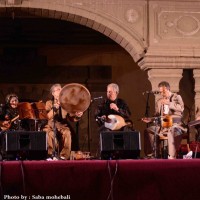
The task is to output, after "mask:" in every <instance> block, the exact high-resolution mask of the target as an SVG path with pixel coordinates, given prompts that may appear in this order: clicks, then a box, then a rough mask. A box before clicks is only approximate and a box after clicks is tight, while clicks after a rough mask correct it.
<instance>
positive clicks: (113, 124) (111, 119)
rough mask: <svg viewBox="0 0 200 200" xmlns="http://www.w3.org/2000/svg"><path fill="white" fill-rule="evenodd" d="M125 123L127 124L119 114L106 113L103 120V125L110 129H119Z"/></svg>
mask: <svg viewBox="0 0 200 200" xmlns="http://www.w3.org/2000/svg"><path fill="white" fill-rule="evenodd" d="M125 125H127V124H126V122H125V120H124V118H123V117H121V116H119V115H108V117H107V118H106V119H105V122H104V126H105V127H106V128H108V129H110V130H112V131H116V130H119V129H121V128H122V127H124V126H125Z"/></svg>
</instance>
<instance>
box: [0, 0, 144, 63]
mask: <svg viewBox="0 0 200 200" xmlns="http://www.w3.org/2000/svg"><path fill="white" fill-rule="evenodd" d="M146 5H147V3H146V2H145V1H143V2H137V1H136V2H134V1H133V2H130V1H124V2H123V3H121V2H115V1H112V2H106V1H102V0H99V1H91V0H85V1H79V2H76V1H71V0H66V1H62V0H57V1H53V2H52V1H43V0H32V1H29V0H24V1H23V0H22V1H21V0H20V1H19V0H12V1H9V0H6V1H4V3H3V4H2V6H1V8H0V13H1V14H3V13H4V14H6V15H8V14H9V15H10V16H11V17H13V18H14V17H17V16H18V17H19V16H21V17H23V16H24V15H25V16H36V17H44V18H54V19H60V20H66V21H70V22H74V23H77V24H81V25H83V26H87V27H89V28H91V29H94V30H96V31H99V32H100V33H102V34H104V35H106V36H107V37H109V38H111V39H112V40H113V41H115V42H116V43H117V44H119V45H120V46H122V47H123V48H124V49H125V50H126V51H127V52H128V53H129V54H130V55H131V56H132V58H133V59H134V61H135V62H137V61H138V60H140V59H141V58H142V57H143V56H144V52H145V50H146V47H147V45H146V42H145V41H146V37H147V35H146V32H147V31H146V29H147V28H144V27H146V26H147V24H146V23H147V22H146V21H147V20H146Z"/></svg>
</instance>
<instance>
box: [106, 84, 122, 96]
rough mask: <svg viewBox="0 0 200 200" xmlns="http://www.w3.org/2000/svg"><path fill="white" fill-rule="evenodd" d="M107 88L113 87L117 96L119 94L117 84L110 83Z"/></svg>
mask: <svg viewBox="0 0 200 200" xmlns="http://www.w3.org/2000/svg"><path fill="white" fill-rule="evenodd" d="M107 87H112V88H113V89H114V90H115V91H116V93H117V94H119V86H118V85H117V84H116V83H110V84H108V85H107Z"/></svg>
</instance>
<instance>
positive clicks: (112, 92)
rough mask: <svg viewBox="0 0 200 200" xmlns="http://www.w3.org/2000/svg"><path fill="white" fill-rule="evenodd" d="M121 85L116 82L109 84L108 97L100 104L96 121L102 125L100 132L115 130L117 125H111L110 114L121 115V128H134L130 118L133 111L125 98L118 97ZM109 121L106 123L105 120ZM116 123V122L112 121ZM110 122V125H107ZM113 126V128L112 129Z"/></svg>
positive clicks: (96, 113)
mask: <svg viewBox="0 0 200 200" xmlns="http://www.w3.org/2000/svg"><path fill="white" fill-rule="evenodd" d="M118 94H119V86H118V85H117V84H115V83H111V84H109V85H108V86H107V99H105V100H104V101H103V102H102V103H101V104H99V105H98V107H97V109H96V111H95V117H96V121H97V122H98V124H99V126H100V130H99V131H100V132H102V131H110V130H115V129H112V127H113V128H115V125H114V124H113V126H112V124H111V125H110V126H109V119H108V116H109V115H113V116H120V117H121V118H120V120H121V119H122V120H121V121H120V123H121V124H122V125H121V126H118V127H117V128H119V130H132V128H133V124H132V121H131V120H130V119H129V117H130V115H131V112H130V110H129V107H128V105H127V104H126V103H125V101H124V100H122V99H120V98H118ZM106 121H107V122H108V123H105V122H106ZM111 123H115V122H111ZM107 124H108V126H106V125H107ZM110 127H111V129H110Z"/></svg>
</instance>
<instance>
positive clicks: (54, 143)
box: [52, 102, 58, 158]
mask: <svg viewBox="0 0 200 200" xmlns="http://www.w3.org/2000/svg"><path fill="white" fill-rule="evenodd" d="M53 103H54V102H53ZM52 109H53V133H54V139H53V152H52V158H58V155H57V151H56V135H57V129H56V120H55V110H54V109H55V107H54V106H53V107H52Z"/></svg>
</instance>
